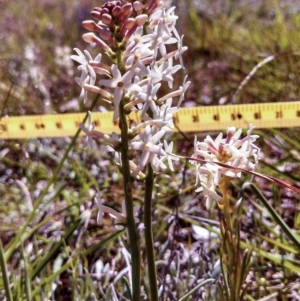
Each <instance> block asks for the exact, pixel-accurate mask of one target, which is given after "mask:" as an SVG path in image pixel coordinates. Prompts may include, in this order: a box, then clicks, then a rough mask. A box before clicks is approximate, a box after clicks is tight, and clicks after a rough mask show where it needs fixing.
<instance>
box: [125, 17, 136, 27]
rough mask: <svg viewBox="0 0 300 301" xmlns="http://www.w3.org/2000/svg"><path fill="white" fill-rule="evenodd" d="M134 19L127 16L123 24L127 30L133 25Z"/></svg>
mask: <svg viewBox="0 0 300 301" xmlns="http://www.w3.org/2000/svg"><path fill="white" fill-rule="evenodd" d="M135 22H136V19H134V18H128V19H127V20H126V22H125V24H124V28H125V29H127V30H129V29H131V28H132V27H133V26H134V25H135Z"/></svg>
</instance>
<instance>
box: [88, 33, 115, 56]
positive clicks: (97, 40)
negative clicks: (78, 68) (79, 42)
mask: <svg viewBox="0 0 300 301" xmlns="http://www.w3.org/2000/svg"><path fill="white" fill-rule="evenodd" d="M82 39H83V40H84V41H85V42H87V43H90V44H92V43H96V44H97V45H98V46H100V47H101V48H102V49H103V50H104V51H107V52H110V53H111V52H112V50H111V49H110V47H108V46H107V44H106V43H104V42H103V41H102V40H101V39H100V38H98V37H97V36H96V35H95V34H94V33H91V32H90V33H85V34H84V35H83V36H82Z"/></svg>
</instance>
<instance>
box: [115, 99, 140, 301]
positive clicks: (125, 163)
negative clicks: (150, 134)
mask: <svg viewBox="0 0 300 301" xmlns="http://www.w3.org/2000/svg"><path fill="white" fill-rule="evenodd" d="M124 102H125V101H124V99H122V101H121V103H120V106H119V111H120V129H121V141H122V148H121V160H122V170H123V186H124V196H125V206H126V218H127V228H128V235H129V244H130V250H131V261H132V301H139V300H140V262H141V261H140V248H139V233H138V231H137V228H136V225H135V220H134V212H133V197H132V181H131V174H130V166H129V159H128V157H127V152H128V144H129V138H128V124H127V116H126V114H125V112H124V104H125V103H124Z"/></svg>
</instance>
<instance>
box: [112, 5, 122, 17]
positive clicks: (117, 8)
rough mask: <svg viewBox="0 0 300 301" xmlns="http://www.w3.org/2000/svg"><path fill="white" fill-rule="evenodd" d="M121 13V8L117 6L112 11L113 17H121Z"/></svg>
mask: <svg viewBox="0 0 300 301" xmlns="http://www.w3.org/2000/svg"><path fill="white" fill-rule="evenodd" d="M120 12H121V7H120V6H115V7H114V8H113V10H112V15H113V17H115V18H117V17H118V16H119V15H120Z"/></svg>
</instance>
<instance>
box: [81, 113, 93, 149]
mask: <svg viewBox="0 0 300 301" xmlns="http://www.w3.org/2000/svg"><path fill="white" fill-rule="evenodd" d="M94 127H95V123H94V122H92V114H91V112H90V111H89V112H88V123H87V126H86V125H85V124H83V123H80V124H79V128H80V129H81V130H82V131H83V132H84V133H85V134H86V136H85V139H84V146H85V147H88V148H90V149H92V148H93V138H92V137H91V136H89V133H90V132H91V131H93V130H94Z"/></svg>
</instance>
